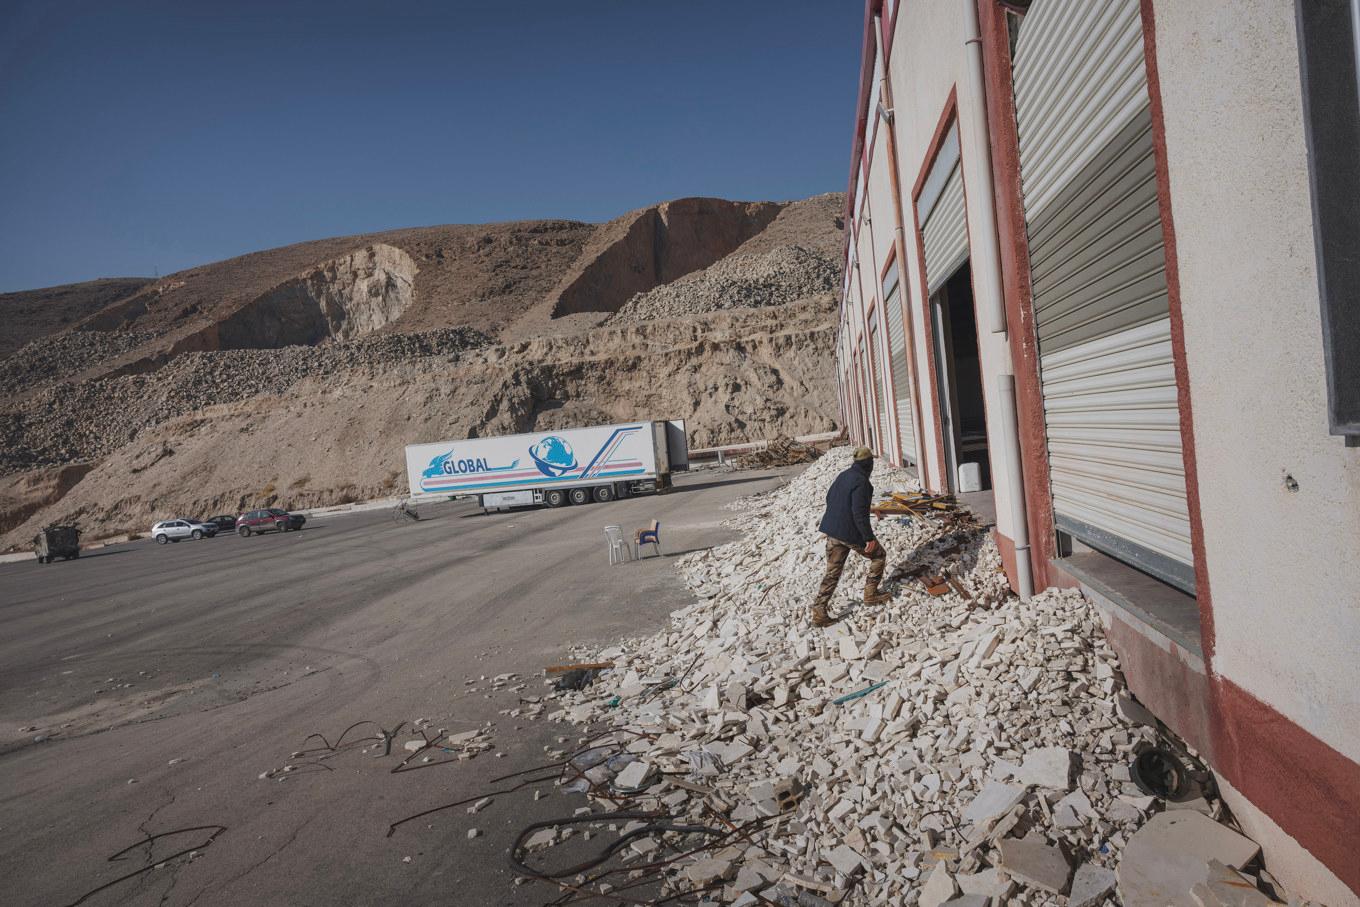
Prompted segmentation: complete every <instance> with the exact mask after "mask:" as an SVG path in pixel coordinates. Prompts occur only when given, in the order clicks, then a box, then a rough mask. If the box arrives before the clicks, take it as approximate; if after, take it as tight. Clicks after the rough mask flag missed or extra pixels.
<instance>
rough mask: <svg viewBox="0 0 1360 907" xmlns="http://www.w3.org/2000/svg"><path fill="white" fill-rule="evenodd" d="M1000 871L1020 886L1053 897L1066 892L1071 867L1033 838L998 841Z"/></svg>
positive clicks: (1057, 852) (1037, 837)
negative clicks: (1037, 889)
mask: <svg viewBox="0 0 1360 907" xmlns="http://www.w3.org/2000/svg"><path fill="white" fill-rule="evenodd" d="M1001 868H1002V870H1004V871H1005V873H1006V875H1008V876H1010V877H1011V878H1012V879H1015V880H1016V881H1017V882H1020V883H1021V884H1022V885H1027V886H1029V887H1031V888H1039V889H1042V890H1043V891H1049V892H1052V893H1053V894H1062V893H1064V892H1065V891H1067V882H1068V879H1069V878H1070V877H1071V875H1072V866H1071V864H1070V863H1068V862H1067V857H1066V856H1064V855H1063V852H1062V851H1061V850H1059V849H1058V848H1056V847H1054V846H1053V845H1051V844H1049V843H1048V842H1046V841H1045V840H1044V838H1043V836H1042V835H1036V834H1031V835H1030V836H1029V837H1027V838H1006V839H1005V840H1004V841H1002V842H1001Z"/></svg>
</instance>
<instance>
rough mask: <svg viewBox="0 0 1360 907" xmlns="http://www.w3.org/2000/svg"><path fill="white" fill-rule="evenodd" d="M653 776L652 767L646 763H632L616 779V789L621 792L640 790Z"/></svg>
mask: <svg viewBox="0 0 1360 907" xmlns="http://www.w3.org/2000/svg"><path fill="white" fill-rule="evenodd" d="M651 774H652V767H651V765H649V764H648V763H646V762H642V761H640V760H639V761H637V762H630V763H628V765H627V766H626V767H625V768H624V770H623V771H621V772H619V773H618V775H617V776H616V777H615V778H614V787H616V788H617V789H618V790H621V791H633V790H640V789H641V788H642V787H643V786H644V785H646V783H647V779H648V777H650V776H651Z"/></svg>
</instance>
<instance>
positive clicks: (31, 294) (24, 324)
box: [0, 277, 152, 357]
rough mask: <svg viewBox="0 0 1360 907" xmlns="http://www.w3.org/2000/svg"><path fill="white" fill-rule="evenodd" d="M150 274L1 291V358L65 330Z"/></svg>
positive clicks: (138, 286)
mask: <svg viewBox="0 0 1360 907" xmlns="http://www.w3.org/2000/svg"><path fill="white" fill-rule="evenodd" d="M151 282H152V281H151V278H149V277H106V278H103V279H102V280H90V281H86V282H85V283H71V284H66V285H65V286H60V287H47V288H45V289H41V290H23V291H21V292H18V293H0V357H2V356H8V355H10V354H11V353H13V352H15V351H16V350H18V349H19V348H20V347H22V346H24V345H25V344H27V343H31V342H32V341H34V340H37V339H39V338H40V337H46V336H47V335H48V334H55V333H57V332H58V331H64V330H66V329H67V328H68V327H70V326H71V325H73V324H75V323H77V322H79V321H81V320H82V319H84V318H86V317H88V316H90V315H92V314H93V313H95V312H97V311H99V310H100V309H102V308H104V307H105V306H107V305H109V304H110V303H112V302H116V301H117V300H119V299H122V298H123V297H125V296H131V295H132V294H134V293H136V292H137V291H138V290H140V289H142V288H143V287H145V286H146V285H147V284H149V283H151Z"/></svg>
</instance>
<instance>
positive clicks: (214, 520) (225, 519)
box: [199, 514, 236, 532]
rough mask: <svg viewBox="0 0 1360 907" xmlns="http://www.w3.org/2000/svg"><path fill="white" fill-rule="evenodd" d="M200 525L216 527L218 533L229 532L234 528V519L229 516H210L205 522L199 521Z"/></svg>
mask: <svg viewBox="0 0 1360 907" xmlns="http://www.w3.org/2000/svg"><path fill="white" fill-rule="evenodd" d="M199 522H200V523H210V524H212V525H213V526H216V527H217V531H218V532H231V531H232V530H233V529H235V528H236V517H234V516H232V515H231V514H223V515H222V516H210V517H208V518H207V519H206V520H199Z"/></svg>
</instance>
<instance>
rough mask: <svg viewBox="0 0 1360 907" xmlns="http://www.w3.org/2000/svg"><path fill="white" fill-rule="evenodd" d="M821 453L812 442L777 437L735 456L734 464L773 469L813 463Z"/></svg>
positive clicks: (739, 466) (749, 467) (743, 466)
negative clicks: (760, 446)
mask: <svg viewBox="0 0 1360 907" xmlns="http://www.w3.org/2000/svg"><path fill="white" fill-rule="evenodd" d="M821 455H822V452H821V451H820V450H818V449H817V448H815V447H813V446H812V445H811V444H804V443H803V442H801V441H795V440H793V439H792V438H775V439H774V440H773V441H771V442H770V443H769V444H767V445H765V446H764V447H763V448H761V449H759V450H753V451H751V452H750V453H744V454H742V455H741V456H739V457H735V458H733V460H732V464H733V465H734V466H736V468H738V469H773V468H774V467H776V466H797V465H798V464H800V463H811V462H812V461H813V460H815V459H817V458H818V457H820V456H821Z"/></svg>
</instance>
